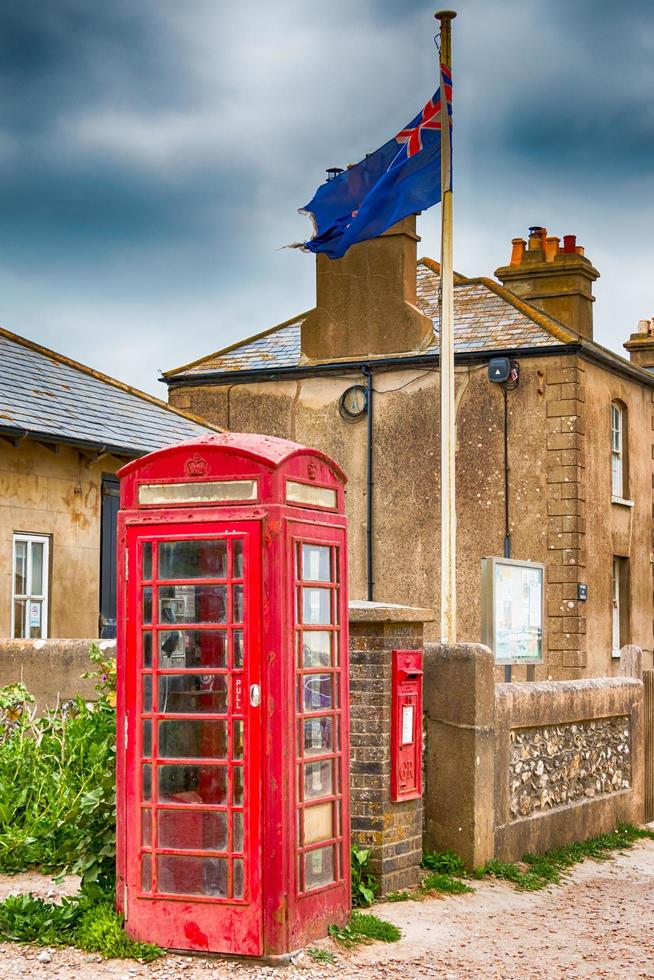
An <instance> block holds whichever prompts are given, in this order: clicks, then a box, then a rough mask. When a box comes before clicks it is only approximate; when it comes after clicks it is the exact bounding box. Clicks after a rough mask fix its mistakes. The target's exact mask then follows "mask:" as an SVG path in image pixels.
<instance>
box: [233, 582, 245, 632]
mask: <svg viewBox="0 0 654 980" xmlns="http://www.w3.org/2000/svg"><path fill="white" fill-rule="evenodd" d="M232 622H233V623H242V622H243V586H242V585H235V586H233V591H232Z"/></svg>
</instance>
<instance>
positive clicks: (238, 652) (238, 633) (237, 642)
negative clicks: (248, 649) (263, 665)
mask: <svg viewBox="0 0 654 980" xmlns="http://www.w3.org/2000/svg"><path fill="white" fill-rule="evenodd" d="M232 643H233V647H234V651H233V657H234V659H233V661H232V665H233V668H234V670H241V668H242V667H243V630H234V632H233V633H232Z"/></svg>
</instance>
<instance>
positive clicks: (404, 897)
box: [384, 891, 413, 902]
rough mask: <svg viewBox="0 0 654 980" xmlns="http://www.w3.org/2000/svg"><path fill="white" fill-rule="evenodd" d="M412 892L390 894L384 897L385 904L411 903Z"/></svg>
mask: <svg viewBox="0 0 654 980" xmlns="http://www.w3.org/2000/svg"><path fill="white" fill-rule="evenodd" d="M412 897H413V896H412V894H411V892H408V891H400V892H388V894H386V895H384V901H385V902H409V901H411V899H412Z"/></svg>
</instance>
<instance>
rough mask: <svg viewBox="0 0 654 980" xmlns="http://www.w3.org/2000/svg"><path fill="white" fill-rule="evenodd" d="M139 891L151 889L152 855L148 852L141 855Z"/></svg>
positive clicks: (149, 890)
mask: <svg viewBox="0 0 654 980" xmlns="http://www.w3.org/2000/svg"><path fill="white" fill-rule="evenodd" d="M141 891H144V892H151V891H152V857H151V855H150V854H142V855H141Z"/></svg>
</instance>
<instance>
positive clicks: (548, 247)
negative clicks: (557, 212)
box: [545, 235, 560, 262]
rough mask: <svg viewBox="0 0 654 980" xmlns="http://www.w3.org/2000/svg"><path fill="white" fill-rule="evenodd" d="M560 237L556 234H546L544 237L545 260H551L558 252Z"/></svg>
mask: <svg viewBox="0 0 654 980" xmlns="http://www.w3.org/2000/svg"><path fill="white" fill-rule="evenodd" d="M559 242H560V239H559V237H558V236H557V235H548V236H547V238H546V239H545V261H546V262H553V261H554V259H555V258H556V256H557V255H558V254H559Z"/></svg>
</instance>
